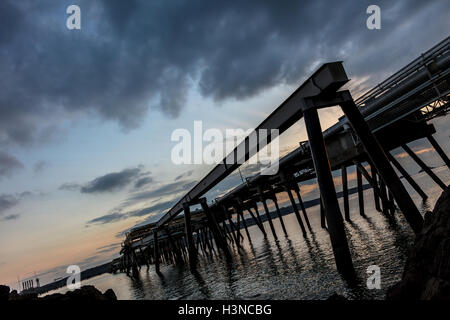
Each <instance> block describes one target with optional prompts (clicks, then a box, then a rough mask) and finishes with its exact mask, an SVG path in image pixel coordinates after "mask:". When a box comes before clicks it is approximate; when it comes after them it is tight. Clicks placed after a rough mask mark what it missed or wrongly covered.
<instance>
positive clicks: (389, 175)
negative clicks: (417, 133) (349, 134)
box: [341, 91, 423, 233]
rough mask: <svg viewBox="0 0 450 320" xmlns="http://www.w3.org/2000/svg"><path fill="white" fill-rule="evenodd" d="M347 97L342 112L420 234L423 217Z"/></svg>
mask: <svg viewBox="0 0 450 320" xmlns="http://www.w3.org/2000/svg"><path fill="white" fill-rule="evenodd" d="M346 95H347V99H346V100H347V101H346V102H344V103H341V108H342V111H343V112H344V114H345V115H346V117H347V119H348V121H349V123H350V126H351V127H352V128H353V131H354V132H355V133H356V135H357V136H358V138H359V140H360V141H361V143H362V145H363V146H364V149H365V150H366V152H367V155H368V156H369V158H370V160H371V161H372V163H373V164H374V166H375V167H376V168H377V171H378V172H379V174H380V175H381V178H382V180H384V182H385V183H386V185H387V186H388V188H389V190H391V192H392V193H393V195H394V197H395V200H396V201H397V204H398V206H399V208H400V210H401V211H402V212H403V214H404V215H405V218H406V220H407V221H408V223H409V224H410V226H411V228H412V229H413V230H414V232H416V233H417V232H419V231H420V230H421V229H422V225H423V218H422V215H421V214H420V212H419V210H418V209H417V207H416V206H415V204H414V202H413V201H412V199H411V197H410V195H409V194H408V192H407V191H406V189H405V187H404V186H403V184H402V182H401V181H400V179H399V177H398V176H397V174H396V173H395V171H394V169H393V168H392V166H391V164H390V162H389V160H388V158H387V156H386V154H385V152H384V150H383V148H382V147H381V145H380V144H379V142H378V140H377V139H376V138H375V136H374V135H373V134H372V131H370V128H369V126H368V125H367V123H366V122H365V120H364V117H363V116H362V115H361V112H360V111H359V110H358V107H357V106H356V104H355V102H354V101H353V99H352V97H351V95H350V93H349V92H348V91H346Z"/></svg>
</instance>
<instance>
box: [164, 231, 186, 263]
mask: <svg viewBox="0 0 450 320" xmlns="http://www.w3.org/2000/svg"><path fill="white" fill-rule="evenodd" d="M165 231H166V233H167V237H168V238H169V243H170V246H171V247H172V251H173V252H174V254H175V262H176V263H177V264H182V263H183V257H182V256H181V252H180V249H179V248H178V246H177V244H176V243H175V241H174V240H173V238H172V234H171V233H170V230H169V228H166V229H165Z"/></svg>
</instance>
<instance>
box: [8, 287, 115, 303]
mask: <svg viewBox="0 0 450 320" xmlns="http://www.w3.org/2000/svg"><path fill="white" fill-rule="evenodd" d="M9 291H10V289H9V287H7V286H0V301H7V300H9V301H23V300H46V301H92V300H102V301H112V300H117V297H116V294H115V293H114V291H113V290H112V289H108V290H106V291H105V293H101V291H99V290H98V289H96V288H95V287H94V286H82V287H81V288H80V289H76V290H73V291H68V292H66V293H64V294H62V293H54V294H50V295H48V296H44V297H38V296H37V294H33V293H31V294H24V295H22V294H18V293H17V291H16V290H13V291H12V292H9Z"/></svg>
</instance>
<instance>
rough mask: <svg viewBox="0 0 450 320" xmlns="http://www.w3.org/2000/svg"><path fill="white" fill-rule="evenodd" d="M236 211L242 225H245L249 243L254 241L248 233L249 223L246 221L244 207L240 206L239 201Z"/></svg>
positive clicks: (236, 203)
mask: <svg viewBox="0 0 450 320" xmlns="http://www.w3.org/2000/svg"><path fill="white" fill-rule="evenodd" d="M234 209H235V210H236V212H237V214H238V215H239V216H240V217H241V220H242V224H243V225H244V229H245V233H246V234H247V238H248V241H252V239H251V237H250V233H249V232H248V227H247V221H245V218H244V213H243V211H242V207H241V205H240V204H239V202H238V200H236V201H235V206H234Z"/></svg>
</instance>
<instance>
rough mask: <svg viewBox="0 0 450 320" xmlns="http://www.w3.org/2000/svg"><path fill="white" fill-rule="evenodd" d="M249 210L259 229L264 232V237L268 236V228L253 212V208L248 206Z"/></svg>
mask: <svg viewBox="0 0 450 320" xmlns="http://www.w3.org/2000/svg"><path fill="white" fill-rule="evenodd" d="M247 211H248V213H249V214H250V215H251V217H252V219H253V221H255V223H256V225H257V226H258V228H259V230H261V232H262V234H263V235H264V238H267V233H266V229H265V228H264V225H262V224H261V221H260V220H259V219H258V218H257V217H256V216H255V215H254V214H253V212H252V209H251V208H247Z"/></svg>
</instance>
